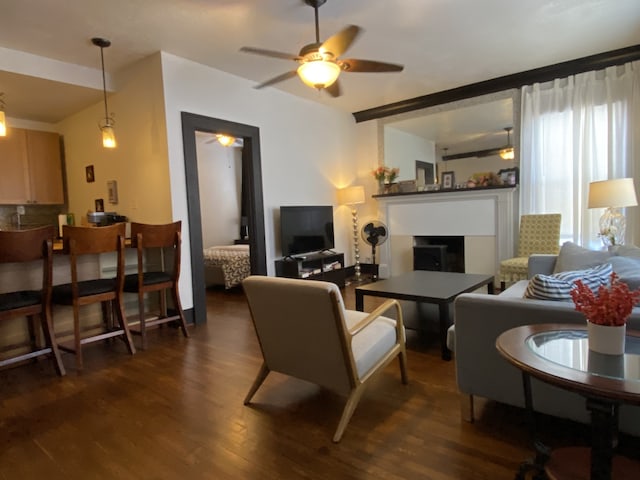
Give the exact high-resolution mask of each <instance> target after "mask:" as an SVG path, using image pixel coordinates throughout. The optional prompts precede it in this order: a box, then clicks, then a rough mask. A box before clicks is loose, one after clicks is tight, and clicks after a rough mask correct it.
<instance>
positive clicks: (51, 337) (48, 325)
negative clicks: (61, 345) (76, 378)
mask: <svg viewBox="0 0 640 480" xmlns="http://www.w3.org/2000/svg"><path fill="white" fill-rule="evenodd" d="M40 319H41V321H42V332H43V333H44V339H45V341H46V342H47V345H49V346H50V347H51V356H52V357H53V364H54V366H55V368H56V371H57V372H58V375H60V376H61V377H63V376H64V375H65V374H66V372H65V369H64V365H63V363H62V357H61V356H60V350H59V349H58V342H57V341H56V335H55V333H54V331H53V321H52V320H51V312H50V311H48V310H47V311H45V312H43V313H42V314H41V316H40Z"/></svg>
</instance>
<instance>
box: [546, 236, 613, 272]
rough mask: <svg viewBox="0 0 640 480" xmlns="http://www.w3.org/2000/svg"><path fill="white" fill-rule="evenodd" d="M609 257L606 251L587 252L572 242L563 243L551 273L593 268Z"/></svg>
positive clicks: (587, 250) (609, 254)
mask: <svg viewBox="0 0 640 480" xmlns="http://www.w3.org/2000/svg"><path fill="white" fill-rule="evenodd" d="M611 255H612V254H611V253H609V252H608V251H607V250H589V249H588V248H584V247H581V246H580V245H576V244H575V243H573V242H565V243H563V244H562V247H561V248H560V253H558V259H557V260H556V265H555V268H554V269H553V273H559V272H569V271H574V270H584V269H587V268H593V267H595V266H597V265H602V264H603V263H605V262H607V261H608V260H609V258H610V257H611Z"/></svg>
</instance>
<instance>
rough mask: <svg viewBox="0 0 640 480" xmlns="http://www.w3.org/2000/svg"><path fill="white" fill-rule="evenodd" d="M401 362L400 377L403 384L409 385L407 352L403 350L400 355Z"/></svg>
mask: <svg viewBox="0 0 640 480" xmlns="http://www.w3.org/2000/svg"><path fill="white" fill-rule="evenodd" d="M398 360H399V361H400V377H401V378H402V383H403V384H405V385H406V384H408V383H409V376H408V375H407V351H406V350H405V349H404V348H403V349H402V350H401V351H400V354H399V355H398Z"/></svg>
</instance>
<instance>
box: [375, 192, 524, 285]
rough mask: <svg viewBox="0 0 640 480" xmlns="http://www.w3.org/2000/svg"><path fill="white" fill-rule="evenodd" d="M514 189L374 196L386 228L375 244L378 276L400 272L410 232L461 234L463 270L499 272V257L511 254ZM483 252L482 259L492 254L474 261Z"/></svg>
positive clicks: (514, 226) (514, 225) (515, 211)
mask: <svg viewBox="0 0 640 480" xmlns="http://www.w3.org/2000/svg"><path fill="white" fill-rule="evenodd" d="M517 190H518V188H517V187H512V188H493V189H478V190H463V191H450V192H418V193H414V194H401V195H389V196H379V197H376V200H377V201H378V206H379V213H378V215H379V218H380V219H381V220H382V221H383V222H384V223H385V224H386V225H387V227H388V228H389V237H388V240H387V241H386V242H385V243H384V244H382V245H381V246H380V247H379V252H380V258H379V263H380V276H381V277H383V278H384V277H388V276H390V275H391V274H394V275H395V274H399V273H402V270H403V268H404V267H402V266H401V264H403V263H404V265H406V260H405V261H404V262H403V258H404V259H406V257H407V255H409V253H407V252H406V250H407V248H411V246H409V245H407V238H410V237H413V236H463V237H465V245H466V246H465V250H466V252H465V270H466V271H467V272H468V273H488V274H491V273H493V274H494V275H497V274H498V272H499V268H500V261H501V260H503V259H505V258H511V257H513V254H514V245H515V238H516V232H517V228H518V204H517ZM394 242H395V244H394ZM411 255H412V252H411ZM482 256H484V257H485V260H486V259H487V258H489V257H490V261H488V263H487V262H486V261H485V263H484V264H483V263H482V262H477V261H476V262H475V263H474V257H482ZM466 257H469V259H466ZM394 263H395V265H394ZM405 269H406V268H405ZM478 270H485V271H478Z"/></svg>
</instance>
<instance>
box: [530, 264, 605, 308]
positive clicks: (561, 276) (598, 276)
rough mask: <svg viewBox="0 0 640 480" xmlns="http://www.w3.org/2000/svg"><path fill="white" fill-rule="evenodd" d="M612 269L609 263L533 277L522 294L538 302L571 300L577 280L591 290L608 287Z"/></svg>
mask: <svg viewBox="0 0 640 480" xmlns="http://www.w3.org/2000/svg"><path fill="white" fill-rule="evenodd" d="M612 271H613V267H612V266H611V264H610V263H605V264H603V265H599V266H597V267H595V268H591V269H588V270H573V271H569V272H559V273H555V274H553V275H540V274H538V275H535V276H534V277H533V278H532V279H531V280H529V284H528V285H527V289H526V290H525V292H524V296H525V297H526V298H537V299H540V300H563V301H570V300H571V290H572V289H573V287H574V283H575V282H576V281H577V280H582V283H584V284H585V285H586V286H587V287H589V288H590V289H591V290H594V291H595V290H597V289H598V287H600V286H601V285H609V281H610V277H611V272H612Z"/></svg>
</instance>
